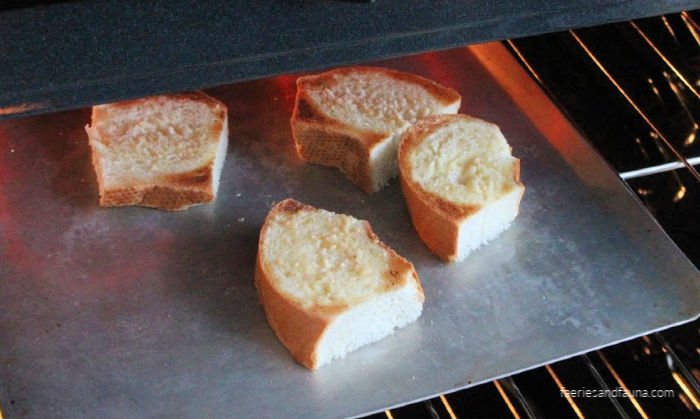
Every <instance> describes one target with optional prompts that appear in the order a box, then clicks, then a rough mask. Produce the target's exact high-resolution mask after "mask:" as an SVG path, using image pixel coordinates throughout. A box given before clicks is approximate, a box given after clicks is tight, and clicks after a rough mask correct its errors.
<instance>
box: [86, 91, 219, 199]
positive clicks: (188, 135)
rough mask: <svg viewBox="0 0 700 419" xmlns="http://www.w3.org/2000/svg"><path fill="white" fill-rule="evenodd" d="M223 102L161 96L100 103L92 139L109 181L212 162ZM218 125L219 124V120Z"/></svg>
mask: <svg viewBox="0 0 700 419" xmlns="http://www.w3.org/2000/svg"><path fill="white" fill-rule="evenodd" d="M217 108H218V107H212V106H211V104H208V103H205V102H201V101H197V100H195V99H190V98H178V99H177V100H172V98H169V97H167V96H157V97H153V98H148V100H147V101H146V100H135V101H130V102H122V103H118V104H113V105H101V106H97V107H96V110H97V115H99V117H98V118H97V119H96V120H93V128H94V129H95V130H96V131H97V133H98V134H99V137H98V138H94V139H93V141H94V143H93V145H94V147H95V148H96V151H97V152H98V158H99V160H100V165H101V168H102V181H103V182H104V186H105V187H109V186H110V185H120V186H122V185H124V184H138V183H141V182H149V181H154V180H156V179H158V178H159V177H160V176H163V175H169V174H173V173H186V172H189V171H192V170H195V169H199V168H202V167H205V166H207V165H208V164H209V163H210V162H211V161H212V160H213V158H214V156H215V154H216V152H217V146H218V136H219V135H218V134H219V133H220V132H219V133H217V132H212V131H214V130H217V129H219V130H220V129H223V127H222V126H221V124H220V123H218V121H217V117H218V113H219V112H221V110H220V109H217ZM217 125H218V126H217Z"/></svg>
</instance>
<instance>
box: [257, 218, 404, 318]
mask: <svg viewBox="0 0 700 419" xmlns="http://www.w3.org/2000/svg"><path fill="white" fill-rule="evenodd" d="M262 246H264V248H265V249H266V251H265V258H264V264H265V268H266V269H267V270H269V272H271V273H272V275H273V277H275V278H276V280H277V287H278V289H279V290H280V291H281V292H282V293H284V294H285V295H287V296H288V297H291V298H292V299H294V300H296V301H298V302H299V303H300V304H301V305H302V306H303V307H304V308H311V307H337V306H353V305H356V304H359V303H362V302H364V301H366V300H367V299H368V298H371V297H372V296H376V295H377V294H379V293H382V292H385V291H386V290H388V289H390V288H392V287H393V285H394V283H393V282H395V281H398V276H399V273H398V272H393V273H392V272H390V266H391V265H390V262H391V259H390V258H391V255H390V254H389V252H388V251H387V249H385V248H384V247H383V246H382V245H381V244H379V243H378V242H377V241H376V240H374V239H373V238H372V237H370V235H369V231H368V226H367V225H366V223H365V222H363V221H361V220H358V219H355V218H353V217H350V216H347V215H341V214H335V213H333V212H330V211H325V210H317V209H309V208H303V209H300V210H299V211H296V212H294V213H289V212H276V213H274V214H272V215H271V219H269V220H268V227H267V232H266V234H265V237H264V243H262ZM392 274H393V275H392ZM401 274H403V272H402V273H401Z"/></svg>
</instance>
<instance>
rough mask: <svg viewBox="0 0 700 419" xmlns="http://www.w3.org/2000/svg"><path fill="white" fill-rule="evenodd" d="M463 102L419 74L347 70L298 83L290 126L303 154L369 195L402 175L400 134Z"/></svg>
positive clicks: (376, 70) (449, 111) (362, 69)
mask: <svg viewBox="0 0 700 419" xmlns="http://www.w3.org/2000/svg"><path fill="white" fill-rule="evenodd" d="M460 103H461V97H460V96H459V94H458V93H457V92H455V91H454V90H452V89H449V88H446V87H443V86H441V85H439V84H437V83H435V82H434V81H432V80H428V79H426V78H424V77H420V76H417V75H415V74H409V73H402V72H399V71H395V70H390V69H386V68H379V67H348V68H341V69H337V70H331V71H327V72H325V73H321V74H317V75H311V76H304V77H300V78H298V79H297V95H296V103H295V108H294V113H293V115H292V120H291V125H292V133H293V135H294V140H295V142H296V147H297V151H298V153H299V155H300V156H301V157H302V158H304V159H306V160H307V161H309V162H312V163H317V164H321V165H325V166H332V167H337V168H338V169H340V170H341V171H342V172H343V173H344V174H345V176H346V177H347V178H348V179H349V180H350V181H351V182H353V183H354V184H355V185H357V186H358V187H359V188H361V189H362V190H364V191H365V192H367V193H373V192H376V191H378V190H379V189H381V188H382V187H383V186H384V185H385V184H386V183H387V182H388V181H389V179H390V178H391V177H393V176H396V175H397V174H398V168H397V163H396V149H397V147H398V139H399V136H400V134H401V133H402V132H403V131H404V130H405V129H406V128H407V127H408V126H410V125H411V124H413V123H415V122H416V121H417V120H419V119H420V118H423V117H425V116H427V115H431V114H442V113H456V112H457V111H458V109H459V105H460Z"/></svg>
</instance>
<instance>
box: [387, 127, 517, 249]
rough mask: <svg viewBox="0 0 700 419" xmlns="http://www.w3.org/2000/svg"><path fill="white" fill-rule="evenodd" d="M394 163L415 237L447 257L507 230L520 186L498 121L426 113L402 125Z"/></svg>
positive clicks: (482, 242)
mask: <svg viewBox="0 0 700 419" xmlns="http://www.w3.org/2000/svg"><path fill="white" fill-rule="evenodd" d="M399 168H400V172H401V174H400V179H401V189H402V191H403V194H404V197H405V199H406V204H407V206H408V209H409V212H410V214H411V219H412V221H413V225H414V227H415V228H416V231H418V235H419V236H420V237H421V239H422V240H423V242H425V244H426V245H427V246H428V247H429V248H430V249H431V250H432V251H433V252H434V253H435V254H437V255H438V256H440V257H441V258H442V259H444V260H446V261H459V260H462V259H464V258H465V257H466V256H467V255H468V254H469V252H471V251H472V250H474V249H476V248H478V247H480V246H481V245H483V244H484V243H486V242H488V241H490V240H492V239H493V238H495V237H496V236H498V235H499V234H500V233H501V232H503V231H504V230H506V229H507V228H508V227H509V226H510V224H511V222H512V221H513V220H514V219H515V217H516V216H517V215H518V210H519V206H520V200H521V198H522V196H523V193H524V191H525V187H524V186H523V184H522V183H521V182H520V160H518V159H516V158H514V157H513V156H512V155H511V148H510V146H509V145H508V143H507V141H506V139H505V137H503V134H502V133H501V130H500V129H499V128H498V126H496V125H494V124H491V123H488V122H486V121H482V120H480V119H477V118H472V117H469V116H466V115H438V116H430V117H428V118H425V119H423V120H421V121H419V122H418V123H416V124H415V125H414V126H412V127H411V128H409V129H408V130H407V131H406V133H405V134H404V135H403V138H402V139H401V144H400V146H399Z"/></svg>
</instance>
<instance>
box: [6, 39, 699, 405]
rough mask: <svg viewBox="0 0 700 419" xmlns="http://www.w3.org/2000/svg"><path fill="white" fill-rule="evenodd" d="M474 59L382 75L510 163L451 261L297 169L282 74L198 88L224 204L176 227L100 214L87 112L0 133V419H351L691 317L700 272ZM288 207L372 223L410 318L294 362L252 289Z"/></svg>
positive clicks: (386, 195)
mask: <svg viewBox="0 0 700 419" xmlns="http://www.w3.org/2000/svg"><path fill="white" fill-rule="evenodd" d="M484 48H485V47H482V48H481V49H480V50H479V51H480V54H482V55H479V56H481V57H482V58H481V61H479V60H477V58H476V57H477V55H475V53H473V52H472V51H470V50H469V49H467V48H460V49H455V50H450V51H446V52H441V53H433V54H428V55H421V56H416V57H409V58H402V59H396V60H391V61H386V62H383V63H382V65H386V66H389V67H394V68H397V69H401V70H406V71H411V72H415V73H418V74H422V75H425V76H427V77H430V78H432V79H435V80H437V81H439V82H441V83H443V84H445V85H448V86H451V87H453V88H455V89H457V90H458V91H459V92H461V93H462V94H463V95H464V101H463V105H462V112H465V113H469V114H472V115H476V116H479V117H481V118H484V119H487V120H490V121H493V122H495V123H497V124H499V125H500V126H501V127H502V129H503V132H504V133H505V135H506V137H507V138H509V140H510V142H511V144H512V146H513V150H514V154H515V155H516V156H518V157H520V158H521V160H522V178H523V181H524V183H525V185H526V187H527V190H526V192H525V197H524V200H523V203H522V207H521V214H520V216H519V218H518V219H517V220H516V221H515V223H514V225H513V226H512V228H511V229H510V230H508V231H507V232H506V233H504V234H503V235H502V236H501V237H500V238H499V239H497V240H496V241H494V242H492V243H491V244H489V245H487V246H486V247H483V248H482V249H480V250H478V251H477V252H475V253H474V254H472V255H471V256H470V257H469V258H468V260H466V261H465V262H463V263H458V264H453V265H445V264H443V263H441V262H440V261H439V260H438V259H437V258H436V257H434V256H433V255H432V254H431V253H430V252H429V251H428V250H427V249H426V248H425V247H424V246H423V244H422V243H421V241H420V240H419V239H418V237H417V236H416V234H415V233H414V231H413V228H412V227H411V223H410V221H409V217H408V214H407V210H406V207H405V205H404V202H403V199H402V197H401V193H400V191H399V188H398V185H397V182H393V183H392V184H391V186H390V187H389V188H387V189H385V190H383V191H381V192H380V193H377V194H375V195H373V196H367V195H365V194H363V193H362V192H360V191H359V190H358V189H356V188H355V187H354V186H353V185H351V184H350V183H349V182H347V181H346V180H345V179H344V177H343V176H342V175H341V174H340V173H338V172H337V171H335V170H332V169H328V168H323V167H319V166H314V165H308V164H304V162H303V161H301V160H300V159H299V158H298V157H297V156H296V154H295V152H294V147H293V142H292V138H291V136H290V130H289V117H290V113H291V108H292V104H293V97H294V80H295V77H293V76H285V77H279V78H273V79H266V80H259V81H253V82H248V83H242V84H236V85H231V86H226V87H221V88H216V89H212V90H211V91H210V93H211V94H212V95H214V96H216V97H217V98H219V99H221V100H222V101H224V102H225V103H226V104H227V105H228V107H229V114H230V116H229V118H230V132H231V134H230V136H231V141H230V146H229V151H228V156H227V161H226V164H225V167H224V173H223V176H222V184H221V189H220V196H219V198H218V200H217V201H216V203H214V204H212V205H207V206H202V207H197V208H193V209H190V210H188V211H186V212H182V213H167V212H160V211H156V210H151V209H145V208H116V209H104V208H100V207H98V205H97V189H96V183H95V176H94V174H93V171H92V167H91V164H90V153H89V148H88V142H87V138H86V135H85V133H84V131H83V126H84V125H85V124H86V123H87V122H88V120H89V110H87V109H83V110H78V111H71V112H63V113H57V114H52V115H45V116H38V117H32V118H27V119H21V120H10V121H5V122H3V123H1V124H0V405H1V407H2V409H3V411H4V413H5V414H6V416H7V417H9V418H12V417H19V416H22V417H24V416H26V417H36V418H46V417H71V418H75V417H103V418H122V417H154V416H155V417H217V418H218V417H255V418H259V417H299V418H306V417H339V416H351V415H360V414H364V413H368V412H373V411H377V410H380V409H383V408H386V407H388V406H393V405H398V404H403V403H408V402H411V401H413V400H416V399H420V398H426V397H429V396H432V395H435V394H437V393H439V392H448V391H452V390H455V389H458V388H463V387H466V386H469V385H474V384H476V383H479V382H483V381H485V380H489V379H492V378H494V377H497V376H502V375H505V374H509V373H512V372H515V371H519V370H522V369H526V368H529V367H533V366H536V365H540V364H542V363H546V362H549V361H552V360H555V359H560V358H564V357H568V356H571V355H573V354H577V353H581V352H585V351H588V350H591V349H593V348H598V347H601V346H604V345H608V344H612V343H615V342H618V341H621V340H624V339H628V338H630V337H633V336H637V335H640V334H644V333H646V332H649V331H652V330H655V329H659V328H664V327H668V326H670V325H673V324H678V323H681V322H685V321H687V320H690V319H691V318H693V317H695V316H696V315H697V314H698V312H699V311H700V278H699V276H698V272H697V271H696V270H695V269H694V268H693V267H692V265H691V264H690V263H689V262H688V260H687V259H686V258H685V257H684V256H683V255H682V254H681V253H680V251H679V250H678V249H677V248H676V247H675V246H674V245H673V243H672V242H671V241H670V240H669V239H668V238H667V236H666V235H665V234H664V233H663V232H662V231H661V229H660V228H659V226H658V225H657V224H656V223H655V222H654V221H653V220H652V219H651V218H650V217H649V216H648V214H647V213H646V212H645V211H644V210H643V208H642V207H641V206H640V205H639V204H638V202H637V201H635V199H634V198H633V196H632V194H631V193H630V192H629V191H628V190H627V189H626V188H625V187H624V186H623V184H622V183H621V182H620V181H619V180H618V178H617V177H616V175H615V174H614V173H613V172H612V171H611V170H610V169H609V168H608V167H607V165H606V164H605V163H604V162H603V161H602V160H601V159H600V158H599V157H598V156H597V155H596V154H595V153H594V152H593V151H592V150H591V149H590V147H589V146H588V145H587V144H586V143H585V142H584V141H583V140H582V139H581V138H580V137H579V136H577V135H573V136H569V137H567V138H562V136H561V135H556V133H557V132H565V131H566V130H563V131H562V130H557V129H548V127H549V128H552V127H554V128H557V127H567V126H569V125H567V123H566V121H565V120H564V118H563V117H562V115H561V114H560V113H558V112H556V111H554V112H546V113H543V112H540V113H541V114H542V115H540V116H539V117H536V116H533V115H534V114H537V112H534V114H533V112H532V111H533V109H525V108H524V106H523V105H522V101H520V100H513V99H511V97H510V94H512V92H510V93H509V92H507V91H506V90H505V89H504V87H503V85H504V84H503V83H504V80H505V81H506V84H507V80H508V77H505V78H504V77H503V74H501V75H500V78H499V80H500V82H497V81H496V78H494V76H493V75H492V72H493V70H492V71H491V72H489V71H487V70H486V67H484V66H483V65H482V64H481V63H482V62H483V60H484V58H483V52H484ZM493 48H495V49H498V46H497V45H496V46H494V47H493ZM499 71H501V72H503V71H508V72H510V74H513V75H514V76H513V77H515V79H517V78H518V77H519V78H522V76H523V73H522V70H521V69H519V68H516V67H513V68H511V69H501V70H499ZM516 76H517V77H516ZM527 83H530V84H529V85H528V84H527ZM518 84H519V85H520V87H523V86H524V87H527V89H526V90H527V91H528V92H530V93H528V94H531V95H532V98H534V99H537V100H536V102H537V101H539V102H538V103H545V104H547V103H549V105H550V106H551V103H550V102H548V101H547V99H546V98H545V97H544V96H543V94H542V93H541V92H540V91H539V90H537V88H536V87H534V84H533V83H532V82H531V81H525V82H519V83H518ZM528 86H529V87H528ZM519 99H522V98H519ZM533 103H534V102H533ZM534 110H535V111H536V109H534ZM526 111H528V112H526ZM552 132H553V133H554V134H555V135H554V136H552V135H551V133H552ZM545 133H549V134H548V135H545ZM287 197H294V198H296V199H298V200H301V201H304V202H307V203H309V204H312V205H316V206H319V207H323V208H327V209H331V210H335V211H339V212H343V213H348V214H352V215H353V216H355V217H359V218H364V219H367V220H369V221H370V222H371V224H372V226H373V227H374V229H375V231H376V232H377V234H378V235H379V236H380V237H381V238H382V240H384V241H385V242H386V243H388V244H389V245H391V246H392V247H393V248H394V249H396V250H397V251H398V252H399V253H400V254H402V255H404V256H405V257H407V258H408V259H410V260H412V261H413V262H414V264H415V265H416V268H417V270H418V273H419V275H420V278H421V280H422V282H423V286H424V288H425V293H426V302H425V310H424V313H423V315H422V317H421V318H420V319H419V320H418V321H417V322H416V323H415V324H412V325H410V326H408V327H406V328H405V329H402V330H400V331H398V332H396V333H395V334H394V335H392V336H391V337H389V338H387V339H385V340H383V341H381V342H379V343H376V344H374V345H371V346H368V347H365V348H363V349H361V350H358V351H357V352H355V353H352V354H351V355H349V356H348V357H346V358H345V359H343V360H339V361H336V362H334V363H332V364H331V365H329V366H327V367H324V368H322V369H321V370H319V371H317V372H315V373H312V372H309V371H307V370H305V369H304V368H302V367H300V366H298V365H297V364H295V363H294V362H293V361H292V359H291V358H290V357H289V356H288V354H287V352H286V351H285V349H284V348H283V347H282V345H281V344H280V343H279V342H278V341H277V339H276V338H275V336H274V334H273V333H272V331H271V330H270V328H269V327H268V325H267V323H266V321H265V318H264V315H263V311H262V309H261V307H260V305H259V304H258V301H257V298H256V293H255V289H254V287H253V267H254V260H255V254H256V245H257V239H258V231H259V228H260V226H261V224H262V222H263V219H264V217H265V215H266V213H267V211H268V209H269V208H270V206H271V205H272V203H273V202H275V201H278V200H280V199H283V198H287Z"/></svg>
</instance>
